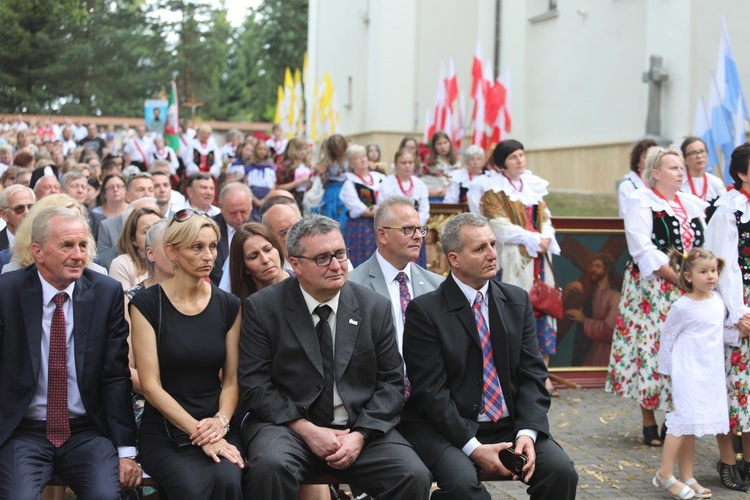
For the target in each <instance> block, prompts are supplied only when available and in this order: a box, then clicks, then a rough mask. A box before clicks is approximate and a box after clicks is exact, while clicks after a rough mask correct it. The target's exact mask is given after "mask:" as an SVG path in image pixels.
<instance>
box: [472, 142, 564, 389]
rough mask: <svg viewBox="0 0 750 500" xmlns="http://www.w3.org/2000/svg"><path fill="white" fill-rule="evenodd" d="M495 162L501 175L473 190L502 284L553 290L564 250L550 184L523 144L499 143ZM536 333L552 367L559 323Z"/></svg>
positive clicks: (547, 320) (545, 319) (542, 323)
mask: <svg viewBox="0 0 750 500" xmlns="http://www.w3.org/2000/svg"><path fill="white" fill-rule="evenodd" d="M492 161H493V163H494V165H495V166H497V167H499V168H500V173H499V175H493V176H491V177H486V178H485V179H484V180H483V181H480V182H477V183H475V184H474V185H473V186H472V189H480V190H481V191H482V194H481V198H480V199H479V210H480V211H481V212H482V215H484V216H485V217H487V219H488V220H489V223H490V227H492V230H493V231H494V233H495V237H496V238H497V243H498V253H499V255H498V262H499V264H498V265H499V266H500V267H501V269H502V270H501V280H502V282H503V283H510V284H512V285H518V286H520V287H521V288H523V289H524V290H526V291H529V290H531V287H532V285H533V284H534V278H535V276H536V275H537V273H539V274H540V275H541V277H542V279H543V280H544V281H545V282H546V283H549V284H550V285H552V286H554V283H555V279H554V276H553V274H552V273H551V272H550V270H549V262H551V260H552V254H555V255H558V254H559V253H560V246H559V245H558V244H557V240H556V239H555V229H554V228H553V227H552V223H551V220H550V218H551V214H550V212H549V209H548V208H547V204H546V203H544V196H545V195H546V194H547V192H548V191H547V186H548V185H549V182H547V181H545V180H544V179H542V178H541V177H537V176H536V175H534V174H532V173H531V172H530V171H528V170H526V155H525V153H524V149H523V144H521V143H520V142H518V141H516V140H513V139H509V140H505V141H501V142H500V143H498V145H497V146H495V150H494V151H493V152H492ZM474 186H476V187H474ZM536 330H537V340H538V341H539V351H540V352H541V353H542V357H543V358H544V363H545V365H548V366H549V357H550V355H552V354H555V352H556V350H557V343H556V340H557V321H556V320H555V319H554V318H553V317H551V316H547V315H544V316H541V317H538V318H536ZM546 384H547V390H548V391H549V393H550V395H552V396H557V392H556V391H555V389H554V387H553V386H552V382H550V380H549V379H547V383H546Z"/></svg>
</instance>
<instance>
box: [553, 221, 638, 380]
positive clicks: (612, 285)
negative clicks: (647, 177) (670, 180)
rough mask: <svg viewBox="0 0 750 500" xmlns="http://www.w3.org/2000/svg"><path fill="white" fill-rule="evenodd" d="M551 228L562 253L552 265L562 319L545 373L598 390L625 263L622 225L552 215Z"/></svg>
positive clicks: (604, 365) (615, 319) (606, 357)
mask: <svg viewBox="0 0 750 500" xmlns="http://www.w3.org/2000/svg"><path fill="white" fill-rule="evenodd" d="M552 224H553V225H554V227H555V231H556V235H557V241H558V243H559V244H560V249H561V254H560V255H556V256H555V257H554V259H553V263H554V266H555V271H556V273H557V279H558V281H559V284H560V286H561V287H562V288H563V308H564V311H565V317H564V318H563V319H562V320H560V321H558V323H557V353H556V354H555V355H553V356H552V357H551V358H550V372H551V373H552V374H553V375H558V376H559V377H562V378H565V379H566V380H573V381H575V382H577V383H579V384H580V385H582V386H586V387H591V386H603V382H604V374H605V372H606V367H607V365H608V363H609V351H610V348H611V346H612V335H613V331H614V326H615V322H616V321H617V312H618V305H619V302H620V290H621V288H622V280H623V272H624V271H625V265H626V264H627V262H628V260H629V259H630V255H629V254H628V248H627V242H626V241H625V231H624V227H623V223H622V220H621V219H616V218H602V217H596V218H581V217H553V218H552ZM571 372H576V374H575V375H574V374H572V373H571Z"/></svg>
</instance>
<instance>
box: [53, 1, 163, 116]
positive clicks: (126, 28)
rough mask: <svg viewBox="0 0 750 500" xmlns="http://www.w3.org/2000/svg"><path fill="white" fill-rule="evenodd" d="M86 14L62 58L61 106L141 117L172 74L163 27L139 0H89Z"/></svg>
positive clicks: (80, 111)
mask: <svg viewBox="0 0 750 500" xmlns="http://www.w3.org/2000/svg"><path fill="white" fill-rule="evenodd" d="M85 7H86V8H85V16H84V18H83V20H82V22H81V23H79V24H78V26H77V29H76V30H75V31H74V33H73V35H72V43H70V44H69V45H68V46H67V47H66V50H65V51H64V52H63V54H62V56H61V57H60V62H61V64H62V65H63V66H64V67H65V69H66V71H65V76H66V78H64V79H63V80H62V81H61V84H60V87H59V93H60V95H61V97H62V99H61V103H60V106H59V107H60V111H61V112H64V113H68V114H74V113H75V114H107V115H115V116H140V115H142V114H143V100H144V99H146V98H150V97H156V96H157V95H158V93H159V91H160V89H161V88H162V87H163V86H164V85H166V83H167V82H168V81H169V78H170V71H171V68H170V60H169V54H168V52H167V47H166V41H165V36H164V32H163V30H162V29H161V26H160V25H159V20H158V18H157V17H156V16H153V15H150V14H151V12H150V11H149V10H148V9H147V4H145V3H143V2H142V1H141V0H115V1H111V0H86V1H85Z"/></svg>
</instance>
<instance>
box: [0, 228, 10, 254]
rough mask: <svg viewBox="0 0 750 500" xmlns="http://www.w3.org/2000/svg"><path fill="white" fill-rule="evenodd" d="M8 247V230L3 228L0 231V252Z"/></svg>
mask: <svg viewBox="0 0 750 500" xmlns="http://www.w3.org/2000/svg"><path fill="white" fill-rule="evenodd" d="M9 246H10V242H9V241H8V228H7V227H4V228H3V230H2V231H0V250H5V249H6V248H8V247H9Z"/></svg>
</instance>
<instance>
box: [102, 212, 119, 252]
mask: <svg viewBox="0 0 750 500" xmlns="http://www.w3.org/2000/svg"><path fill="white" fill-rule="evenodd" d="M124 226H125V221H124V220H123V218H122V215H118V216H117V217H110V218H109V219H104V220H103V221H102V222H101V223H100V224H99V237H98V238H97V240H96V251H97V253H102V252H103V251H104V250H106V249H108V248H112V247H115V246H117V238H119V237H120V233H122V228H123V227H124Z"/></svg>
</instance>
